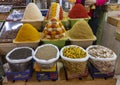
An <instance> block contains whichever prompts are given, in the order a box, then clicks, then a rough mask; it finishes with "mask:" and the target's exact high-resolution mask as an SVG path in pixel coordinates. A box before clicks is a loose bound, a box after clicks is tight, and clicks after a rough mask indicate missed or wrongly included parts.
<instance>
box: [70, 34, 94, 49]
mask: <svg viewBox="0 0 120 85" xmlns="http://www.w3.org/2000/svg"><path fill="white" fill-rule="evenodd" d="M69 40H70V42H71V44H72V45H78V46H81V47H83V48H87V47H88V46H90V45H92V44H93V41H95V40H96V37H95V36H94V38H93V39H71V38H69Z"/></svg>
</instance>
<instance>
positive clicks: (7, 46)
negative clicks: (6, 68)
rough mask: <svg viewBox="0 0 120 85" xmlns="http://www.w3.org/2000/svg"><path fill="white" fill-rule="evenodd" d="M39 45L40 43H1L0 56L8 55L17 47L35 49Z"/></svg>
mask: <svg viewBox="0 0 120 85" xmlns="http://www.w3.org/2000/svg"><path fill="white" fill-rule="evenodd" d="M38 45H39V42H31V43H16V42H14V43H0V54H1V55H6V54H7V53H8V52H9V51H11V50H12V49H14V48H16V47H22V46H27V47H31V48H33V49H35V48H37V46H38Z"/></svg>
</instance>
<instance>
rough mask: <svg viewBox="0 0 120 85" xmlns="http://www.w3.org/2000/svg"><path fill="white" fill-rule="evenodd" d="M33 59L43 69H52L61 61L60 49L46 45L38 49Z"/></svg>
mask: <svg viewBox="0 0 120 85" xmlns="http://www.w3.org/2000/svg"><path fill="white" fill-rule="evenodd" d="M33 59H34V60H35V61H36V62H37V63H39V66H40V68H41V69H50V68H52V67H53V66H54V64H55V62H56V61H57V60H58V59H59V49H58V47H57V46H55V45H52V44H44V45H41V46H39V47H37V48H36V50H35V53H34V56H33Z"/></svg>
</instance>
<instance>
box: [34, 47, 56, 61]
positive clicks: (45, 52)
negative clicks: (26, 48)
mask: <svg viewBox="0 0 120 85" xmlns="http://www.w3.org/2000/svg"><path fill="white" fill-rule="evenodd" d="M56 55H57V50H56V48H54V47H53V46H44V47H41V48H39V49H38V50H37V52H36V54H35V56H36V57H37V58H39V59H44V60H49V59H52V58H55V57H56Z"/></svg>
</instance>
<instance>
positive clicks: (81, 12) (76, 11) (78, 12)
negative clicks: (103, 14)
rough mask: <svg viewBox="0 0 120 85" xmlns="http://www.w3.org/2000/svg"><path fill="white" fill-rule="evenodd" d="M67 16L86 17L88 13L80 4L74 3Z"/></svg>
mask: <svg viewBox="0 0 120 85" xmlns="http://www.w3.org/2000/svg"><path fill="white" fill-rule="evenodd" d="M68 17H69V18H73V19H74V18H88V17H89V15H88V13H87V10H86V8H85V7H84V6H83V5H82V4H79V3H77V4H75V5H74V6H73V7H72V9H71V10H70V12H69V14H68Z"/></svg>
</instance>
